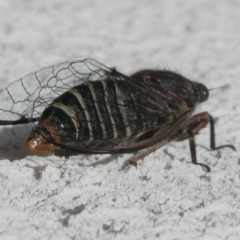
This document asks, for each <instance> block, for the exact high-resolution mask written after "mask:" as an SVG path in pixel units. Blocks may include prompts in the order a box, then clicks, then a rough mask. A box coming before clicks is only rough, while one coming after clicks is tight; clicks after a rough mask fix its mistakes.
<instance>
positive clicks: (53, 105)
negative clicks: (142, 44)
mask: <svg viewBox="0 0 240 240" xmlns="http://www.w3.org/2000/svg"><path fill="white" fill-rule="evenodd" d="M208 96H209V91H208V89H207V87H205V86H204V85H203V84H201V83H198V82H194V81H191V80H188V79H187V78H185V77H183V76H181V75H179V74H177V73H175V72H172V71H167V70H148V69H147V70H142V71H138V72H136V73H134V74H133V75H131V76H126V75H124V74H122V73H120V72H118V71H117V70H116V69H115V68H109V67H106V66H105V65H103V64H101V63H99V62H98V61H95V60H93V59H90V58H86V59H81V60H79V59H77V60H71V61H67V62H64V63H61V64H58V65H55V66H50V67H47V68H44V69H41V70H39V71H37V72H34V73H31V74H29V75H27V76H25V77H24V78H21V79H19V80H17V81H15V82H13V83H12V84H11V85H9V86H8V87H7V88H5V89H3V90H2V91H1V92H0V98H1V103H0V104H1V107H0V119H1V120H0V125H17V124H27V123H32V130H31V132H30V133H29V136H28V138H27V140H26V142H25V145H26V147H27V148H28V149H30V150H31V151H34V152H51V151H54V150H55V149H57V148H64V149H67V150H69V151H77V152H79V153H92V154H93V153H98V154H99V153H131V152H136V151H140V150H142V152H141V153H140V154H139V155H135V156H134V157H133V158H132V159H130V163H131V164H134V165H136V162H137V161H138V160H139V159H141V158H143V157H144V156H146V155H148V154H149V153H151V152H153V151H155V150H156V149H158V148H160V147H161V146H163V145H165V144H167V143H169V142H170V141H173V140H177V141H178V140H184V139H189V144H190V152H191V160H192V163H193V164H196V165H200V166H202V167H203V168H204V170H206V171H208V172H209V171H210V167H209V166H207V165H206V164H204V163H199V162H198V161H197V157H196V147H195V141H194V135H195V134H196V133H198V132H199V130H200V129H202V128H203V127H205V126H206V125H207V123H209V124H210V147H211V149H213V150H215V149H219V148H224V147H229V148H232V149H234V147H233V146H232V145H222V146H219V147H216V146H215V132H214V120H213V117H212V116H211V115H210V114H209V113H208V112H202V113H200V114H197V115H194V116H192V114H193V111H194V110H195V107H196V105H197V104H198V103H201V102H204V101H206V100H207V99H208ZM144 149H145V150H144Z"/></svg>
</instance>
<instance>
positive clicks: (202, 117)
mask: <svg viewBox="0 0 240 240" xmlns="http://www.w3.org/2000/svg"><path fill="white" fill-rule="evenodd" d="M208 122H209V124H210V148H211V149H212V150H216V149H220V148H225V147H229V148H232V149H233V150H235V147H234V146H233V145H229V144H226V145H221V146H218V147H216V145H215V123H214V120H213V117H212V116H211V115H210V114H209V113H208V112H203V113H200V114H197V115H195V116H193V117H191V118H190V119H189V120H188V121H186V122H185V123H184V126H185V130H184V129H183V131H182V133H181V135H180V136H179V137H178V139H181V140H182V139H185V138H188V139H189V145H190V151H191V159H192V163H193V164H196V165H200V166H201V167H202V168H203V169H204V170H205V171H206V172H210V171H211V169H210V167H208V166H207V165H206V164H203V163H198V162H197V155H196V146H195V140H194V134H196V133H197V132H198V131H199V130H201V129H202V128H203V127H205V126H206V124H207V123H208Z"/></svg>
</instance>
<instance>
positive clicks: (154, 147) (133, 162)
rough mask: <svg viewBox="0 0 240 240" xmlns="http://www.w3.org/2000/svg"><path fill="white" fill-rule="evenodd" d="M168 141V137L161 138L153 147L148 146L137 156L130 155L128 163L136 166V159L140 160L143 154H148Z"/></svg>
mask: <svg viewBox="0 0 240 240" xmlns="http://www.w3.org/2000/svg"><path fill="white" fill-rule="evenodd" d="M168 142H169V140H168V139H166V140H163V141H161V142H159V143H157V144H155V145H154V146H153V147H150V148H148V149H147V150H146V151H144V152H142V153H140V154H139V155H137V156H134V157H132V158H131V159H130V160H129V163H130V164H131V165H133V166H135V167H136V166H137V161H139V160H141V159H142V158H144V157H145V156H147V155H148V154H150V153H152V152H154V151H155V150H157V149H158V148H160V147H162V146H163V145H165V144H167V143H168Z"/></svg>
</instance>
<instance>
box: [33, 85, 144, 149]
mask: <svg viewBox="0 0 240 240" xmlns="http://www.w3.org/2000/svg"><path fill="white" fill-rule="evenodd" d="M144 117H145V116H144V114H143V112H142V110H141V109H140V104H139V96H138V95H137V93H135V92H134V91H133V90H132V87H130V84H129V82H127V81H113V80H103V81H94V82H87V83H85V84H82V85H79V86H76V87H74V88H71V89H70V90H68V91H67V92H65V93H64V94H62V95H61V96H59V97H58V98H57V99H55V100H54V101H53V102H52V103H51V104H50V105H49V107H47V108H46V109H45V111H44V112H43V114H42V116H41V118H40V120H39V123H38V127H39V128H40V129H41V126H42V125H43V124H46V123H47V124H48V125H51V127H53V128H54V129H55V133H56V134H57V135H58V136H59V137H60V140H61V143H63V144H64V143H65V144H67V145H69V144H70V143H69V141H79V142H92V141H95V140H102V139H107V140H111V139H122V138H126V137H129V136H133V135H135V134H137V133H138V132H139V131H141V130H142V129H143V128H144V126H143V125H144V121H143V118H144Z"/></svg>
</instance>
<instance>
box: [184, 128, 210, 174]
mask: <svg viewBox="0 0 240 240" xmlns="http://www.w3.org/2000/svg"><path fill="white" fill-rule="evenodd" d="M187 133H188V136H189V146H190V152H191V159H192V163H193V164H195V165H200V166H201V167H202V168H203V170H204V171H206V172H211V168H210V167H209V166H208V165H206V164H204V163H198V162H197V154H196V145H195V139H194V134H193V132H192V131H191V130H189V129H187Z"/></svg>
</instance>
